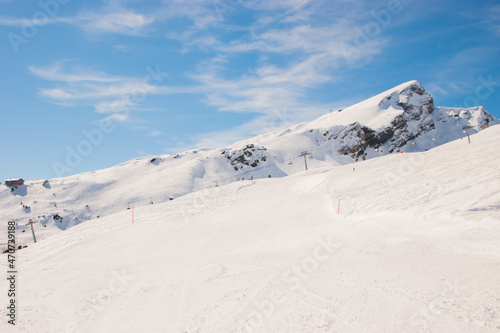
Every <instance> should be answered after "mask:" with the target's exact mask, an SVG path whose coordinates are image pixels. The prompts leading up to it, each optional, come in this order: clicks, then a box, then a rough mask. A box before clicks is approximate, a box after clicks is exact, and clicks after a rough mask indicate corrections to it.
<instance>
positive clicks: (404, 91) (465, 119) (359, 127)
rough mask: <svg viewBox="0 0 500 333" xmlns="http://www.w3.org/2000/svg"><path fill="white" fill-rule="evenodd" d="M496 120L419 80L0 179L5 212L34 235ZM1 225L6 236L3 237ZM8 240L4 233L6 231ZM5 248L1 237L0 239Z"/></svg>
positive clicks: (407, 148)
mask: <svg viewBox="0 0 500 333" xmlns="http://www.w3.org/2000/svg"><path fill="white" fill-rule="evenodd" d="M496 123H499V121H498V120H497V119H495V118H494V117H492V116H491V115H490V114H489V113H487V112H486V111H485V110H484V109H483V108H482V107H476V108H470V109H454V108H445V107H434V104H433V100H432V97H431V96H430V95H429V94H428V93H427V92H426V91H425V89H424V88H423V87H422V85H421V84H420V83H419V82H417V81H410V82H407V83H405V84H402V85H400V86H398V87H395V88H393V89H390V90H388V91H386V92H384V93H382V94H379V95H377V96H375V97H372V98H370V99H368V100H366V101H363V102H361V103H358V104H356V105H353V106H351V107H349V108H347V109H345V110H343V111H341V112H333V113H329V114H327V115H325V116H323V117H320V118H319V119H317V120H314V121H312V122H309V123H302V124H298V125H296V126H293V127H291V128H289V129H286V130H281V131H277V132H273V133H266V134H263V135H260V136H258V137H255V138H251V139H248V140H245V141H241V142H237V143H235V144H233V145H231V146H229V147H225V148H222V149H207V148H204V149H196V150H192V151H188V152H184V153H180V154H178V155H164V156H152V157H145V158H137V159H134V160H132V161H129V162H126V163H123V164H121V165H118V166H115V167H112V168H108V169H105V170H98V171H93V172H89V173H84V174H79V175H75V176H70V177H66V178H60V179H50V180H48V181H47V182H45V180H35V181H28V182H26V185H24V186H21V187H19V188H17V189H14V191H12V192H11V188H8V187H6V186H0V218H1V219H2V220H4V221H9V220H14V221H16V222H17V223H18V224H19V225H20V228H21V231H24V232H21V234H20V236H19V238H18V241H19V244H23V245H26V244H28V243H30V242H31V234H30V230H29V228H28V227H24V225H25V224H26V223H27V222H28V221H29V219H32V220H35V221H40V225H41V226H42V227H41V228H42V229H41V230H40V231H39V233H38V239H39V240H42V239H43V238H45V237H47V236H50V235H52V234H55V233H59V232H60V231H62V230H66V229H67V228H68V227H71V226H74V225H78V224H80V223H82V222H85V221H88V220H91V219H95V218H97V217H98V216H99V217H100V218H102V217H104V216H108V215H110V214H114V213H118V212H123V211H126V210H127V208H130V207H131V206H132V205H134V206H135V207H138V206H144V205H148V204H149V203H150V202H153V203H154V204H158V203H162V202H168V201H169V200H170V199H171V198H175V199H177V198H179V197H181V196H183V195H186V194H188V193H191V192H193V191H198V190H202V189H209V188H214V187H215V186H216V185H224V184H229V183H232V182H234V181H235V180H236V179H238V178H239V179H242V178H247V179H248V178H251V177H253V178H254V179H260V178H267V177H268V176H269V175H272V177H283V176H286V175H290V174H294V173H297V172H300V171H303V170H304V168H305V166H304V159H303V158H301V157H299V155H300V154H301V152H302V151H308V152H309V153H311V154H312V157H313V159H312V160H309V159H308V160H307V163H308V166H309V167H310V168H312V169H315V168H321V167H331V166H335V165H343V164H348V163H353V162H356V161H362V160H364V159H370V158H375V157H381V156H384V155H387V154H390V153H398V152H400V151H404V152H418V151H425V150H427V149H431V148H434V147H436V146H439V145H442V144H443V143H446V142H449V141H451V140H455V139H457V138H460V137H461V136H463V135H464V133H463V127H464V126H466V125H471V126H473V129H472V130H471V133H472V134H474V133H476V132H478V131H479V130H481V129H483V128H486V127H487V126H490V125H494V124H496ZM5 233H6V231H5V230H3V229H2V230H0V237H2V239H5V237H4V236H5ZM0 243H2V241H0ZM0 247H1V248H2V249H4V248H5V244H0Z"/></svg>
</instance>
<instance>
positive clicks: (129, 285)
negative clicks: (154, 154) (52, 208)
mask: <svg viewBox="0 0 500 333" xmlns="http://www.w3.org/2000/svg"><path fill="white" fill-rule="evenodd" d="M499 142H500V126H493V127H491V128H488V129H486V130H484V131H481V132H480V133H478V134H476V135H474V136H473V137H472V143H471V144H469V143H468V142H467V140H460V139H458V140H456V141H454V142H451V143H448V144H445V145H442V146H440V147H438V148H436V149H432V150H429V151H427V152H422V153H414V154H394V155H389V156H383V157H380V158H377V159H370V160H367V161H363V162H359V163H357V164H350V165H343V166H336V167H331V166H323V167H318V168H316V169H313V170H309V171H308V172H305V171H303V172H298V173H296V174H294V175H291V176H288V177H283V178H272V179H260V180H255V181H249V180H245V181H240V182H232V183H231V184H228V185H226V186H220V187H217V188H215V187H212V188H210V189H206V190H202V191H198V192H194V193H191V194H188V195H186V196H183V197H180V198H178V199H176V200H174V201H169V202H165V203H162V204H154V205H138V206H137V207H136V210H135V221H134V224H132V220H131V218H132V216H131V211H127V210H123V211H120V212H118V213H116V214H112V215H108V216H105V217H101V218H100V219H93V220H91V221H88V222H87V223H83V224H80V225H78V226H75V227H73V228H71V229H69V230H67V231H65V232H64V233H61V234H59V235H55V236H53V237H49V238H47V239H45V240H44V241H43V242H39V243H37V244H35V245H30V246H29V247H28V248H26V249H23V250H22V251H19V252H18V253H17V255H18V261H19V262H18V267H19V269H18V270H19V272H20V274H19V278H20V280H19V286H20V289H19V290H20V295H19V306H20V308H19V322H18V326H17V328H18V330H14V329H13V328H12V327H8V326H7V325H6V324H5V321H3V322H2V324H1V325H3V326H1V327H0V329H1V330H2V332H356V333H357V332H498V330H499V328H500V316H499V313H500V279H499V278H498V277H499V276H500V214H499V212H500V165H499V164H498V161H499V160H500V150H499V149H498V144H499ZM353 167H355V170H353ZM339 199H340V214H338V213H339ZM103 200H105V199H103ZM113 200H114V198H108V199H107V202H106V204H107V205H109V206H112V205H113V203H114V201H113ZM37 227H38V228H40V227H39V226H37ZM1 265H2V268H3V269H6V267H4V266H5V265H6V260H2V261H1ZM1 281H2V282H0V289H1V290H6V289H7V286H6V281H5V280H4V279H2V280H1ZM5 314H6V309H5V308H4V307H2V310H1V311H0V315H1V316H2V317H3V318H5Z"/></svg>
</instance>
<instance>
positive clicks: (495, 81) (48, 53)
mask: <svg viewBox="0 0 500 333" xmlns="http://www.w3.org/2000/svg"><path fill="white" fill-rule="evenodd" d="M499 39H500V4H499V3H498V2H497V1H486V0H484V1H483V0H479V1H474V2H471V1H438V2H436V1H427V0H422V1H412V0H399V1H398V0H391V1H385V0H384V1H362V0H354V1H346V0H340V1H332V0H330V1H322V0H311V1H309V0H275V1H269V0H266V1H264V0H191V1H188V0H185V1H182V0H165V1H135V0H130V1H121V0H107V1H104V0H103V1H85V2H82V1H75V0H41V1H27V0H0V59H1V60H2V61H0V72H1V73H2V75H1V76H0V100H1V104H0V112H1V123H2V125H3V126H2V131H0V137H1V145H0V156H1V159H2V163H0V178H2V179H1V180H2V181H3V180H5V179H6V178H11V177H23V178H25V179H38V178H54V177H57V176H67V175H70V174H75V173H79V172H84V171H91V170H95V169H101V168H106V167H110V166H113V165H116V164H118V163H121V162H124V161H127V160H130V159H133V158H135V157H138V156H146V155H158V154H166V153H176V152H180V151H184V150H188V149H191V148H196V147H223V146H224V145H226V144H230V143H232V142H235V141H238V140H241V139H245V138H248V137H251V136H254V135H257V134H260V133H262V132H265V131H269V130H275V129H278V128H280V127H285V126H287V125H290V124H293V123H298V122H301V121H307V120H312V119H315V118H317V117H318V116H320V115H322V114H324V113H326V112H328V110H330V109H338V108H343V107H346V106H349V105H351V104H354V103H356V102H359V101H361V100H363V99H365V98H368V97H370V96H372V95H375V94H377V93H380V92H382V91H384V90H387V89H389V88H392V87H393V86H396V85H398V84H401V83H403V82H406V81H409V80H414V79H416V80H419V81H420V82H421V83H422V84H423V85H424V86H425V88H426V89H427V91H429V92H430V93H431V94H432V96H433V97H434V100H435V103H436V105H443V106H453V107H469V106H474V105H483V106H484V107H485V108H486V109H487V110H488V111H489V112H491V113H492V114H493V115H495V116H497V117H500V109H499V102H500V97H499V96H500V94H499V91H500V83H499V82H500V62H499V56H500V42H499Z"/></svg>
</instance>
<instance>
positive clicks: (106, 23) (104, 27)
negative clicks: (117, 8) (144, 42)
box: [77, 11, 154, 35]
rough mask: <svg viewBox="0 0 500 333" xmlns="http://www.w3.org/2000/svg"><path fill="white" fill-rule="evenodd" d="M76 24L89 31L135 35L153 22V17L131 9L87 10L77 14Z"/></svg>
mask: <svg viewBox="0 0 500 333" xmlns="http://www.w3.org/2000/svg"><path fill="white" fill-rule="evenodd" d="M78 21H79V23H77V25H80V26H82V27H83V29H85V30H86V31H89V32H98V33H120V34H125V35H137V34H140V33H141V32H142V29H144V28H145V27H146V26H148V25H150V24H151V23H153V22H154V17H152V16H146V15H142V14H137V13H135V12H133V11H123V12H113V13H105V14H99V13H95V12H88V13H84V14H80V15H79V16H78Z"/></svg>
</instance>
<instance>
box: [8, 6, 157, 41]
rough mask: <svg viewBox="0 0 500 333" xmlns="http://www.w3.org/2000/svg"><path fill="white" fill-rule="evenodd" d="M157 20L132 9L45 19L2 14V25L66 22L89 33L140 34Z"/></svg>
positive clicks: (87, 12)
mask: <svg viewBox="0 0 500 333" xmlns="http://www.w3.org/2000/svg"><path fill="white" fill-rule="evenodd" d="M154 21H155V17H154V15H146V14H140V13H136V12H134V11H132V10H123V9H120V10H116V11H111V12H108V11H104V12H96V11H84V12H81V13H79V14H78V15H77V16H75V17H46V18H43V19H35V18H31V19H27V18H19V17H2V16H0V25H1V26H17V27H25V26H30V25H34V26H38V27H40V26H45V25H51V24H66V25H72V26H75V27H78V28H80V29H82V30H84V31H86V32H88V33H93V34H99V33H115V34H123V35H140V34H142V33H143V32H144V29H146V28H147V27H148V26H150V25H151V24H152V23H153V22H154Z"/></svg>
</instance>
